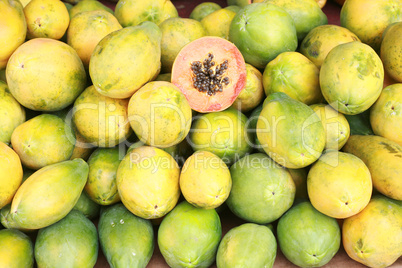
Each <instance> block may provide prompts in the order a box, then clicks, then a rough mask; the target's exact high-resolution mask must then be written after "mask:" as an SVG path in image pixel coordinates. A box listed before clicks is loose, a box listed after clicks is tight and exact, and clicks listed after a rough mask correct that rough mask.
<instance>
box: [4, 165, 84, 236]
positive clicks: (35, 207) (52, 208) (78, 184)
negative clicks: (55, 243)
mask: <svg viewBox="0 0 402 268" xmlns="http://www.w3.org/2000/svg"><path fill="white" fill-rule="evenodd" d="M88 170H89V168H88V164H87V163H86V162H85V161H84V160H82V159H81V158H77V159H74V160H67V161H64V162H60V163H57V164H53V165H49V166H46V167H44V168H41V169H40V170H38V171H36V172H35V173H34V174H32V175H31V176H30V177H29V178H28V179H27V180H26V181H25V182H24V183H23V184H22V185H21V186H20V188H19V189H18V190H17V192H16V194H15V196H14V198H13V201H12V202H11V209H10V213H9V214H8V215H7V216H6V217H7V218H8V219H9V220H10V221H12V222H14V223H15V224H16V226H18V228H26V229H40V228H44V227H46V226H49V225H51V224H53V223H55V222H57V221H59V220H61V219H62V218H64V217H65V216H66V215H67V214H68V213H69V212H70V211H71V210H72V209H73V207H74V206H75V204H76V203H77V201H78V199H79V197H80V195H81V192H82V190H83V189H84V186H85V183H86V182H87V177H88Z"/></svg>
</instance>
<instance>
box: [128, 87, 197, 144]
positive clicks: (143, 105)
mask: <svg viewBox="0 0 402 268" xmlns="http://www.w3.org/2000/svg"><path fill="white" fill-rule="evenodd" d="M127 112H128V120H129V122H130V125H131V128H132V129H133V130H134V132H135V134H136V135H137V137H138V138H139V139H140V140H141V141H142V142H144V143H145V144H148V145H151V146H155V147H160V148H166V147H170V146H173V145H176V144H178V143H180V142H181V141H182V140H184V139H185V138H186V136H187V134H188V133H189V131H190V126H191V118H192V117H191V116H192V113H191V107H190V105H189V104H188V102H187V100H186V98H185V96H184V94H183V93H182V92H181V91H180V90H179V89H178V88H177V87H176V86H175V85H174V84H172V83H169V82H164V81H153V82H149V83H147V84H145V85H144V86H143V87H141V88H140V89H139V90H138V91H137V92H136V93H135V94H134V95H133V96H132V97H131V98H130V102H129V104H128V111H127Z"/></svg>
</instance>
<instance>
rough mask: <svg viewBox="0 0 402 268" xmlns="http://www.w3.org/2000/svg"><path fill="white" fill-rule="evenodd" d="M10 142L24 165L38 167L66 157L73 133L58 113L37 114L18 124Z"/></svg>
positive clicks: (71, 143)
mask: <svg viewBox="0 0 402 268" xmlns="http://www.w3.org/2000/svg"><path fill="white" fill-rule="evenodd" d="M11 144H12V146H13V148H14V150H15V151H16V152H17V153H18V155H19V157H20V158H21V162H22V164H23V165H24V166H26V167H28V168H30V169H40V168H42V167H45V166H47V165H50V164H55V163H58V162H62V161H65V160H68V159H70V157H71V154H72V153H73V150H74V144H75V136H74V133H73V132H72V130H71V128H70V127H69V126H68V125H67V124H66V123H65V122H64V121H63V120H62V119H61V118H60V117H58V116H56V115H52V114H41V115H38V116H36V117H34V118H32V119H30V120H28V121H26V122H25V123H23V124H21V125H19V126H18V127H17V128H16V129H15V130H14V132H13V134H12V136H11Z"/></svg>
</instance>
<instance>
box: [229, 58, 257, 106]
mask: <svg viewBox="0 0 402 268" xmlns="http://www.w3.org/2000/svg"><path fill="white" fill-rule="evenodd" d="M246 72H247V78H246V86H245V87H244V89H243V90H242V91H241V92H240V94H239V96H237V98H236V99H235V101H234V102H233V104H232V106H233V107H234V108H236V109H237V110H239V111H241V112H243V113H245V112H248V111H250V110H252V109H254V108H255V107H257V106H258V105H259V104H260V103H261V101H262V100H263V99H264V97H265V94H264V87H263V84H262V74H261V72H260V71H259V70H258V69H257V68H255V67H254V66H252V65H250V64H248V63H246Z"/></svg>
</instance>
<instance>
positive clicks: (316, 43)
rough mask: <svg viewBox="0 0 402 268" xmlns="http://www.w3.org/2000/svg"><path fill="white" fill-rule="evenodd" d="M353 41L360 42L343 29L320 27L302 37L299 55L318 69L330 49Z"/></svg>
mask: <svg viewBox="0 0 402 268" xmlns="http://www.w3.org/2000/svg"><path fill="white" fill-rule="evenodd" d="M353 41H360V39H359V38H358V37H357V36H356V35H355V34H354V33H352V32H351V31H349V30H348V29H346V28H344V27H341V26H339V25H332V24H331V25H320V26H317V27H315V28H314V29H312V30H311V31H310V32H308V34H307V35H306V37H304V39H303V41H302V42H301V44H300V53H302V54H303V55H304V56H306V57H307V58H308V59H309V60H311V61H312V62H313V63H314V64H315V65H316V66H317V67H318V69H320V68H321V65H322V63H323V61H324V59H325V58H326V57H327V55H328V53H329V51H331V49H333V48H334V47H336V46H337V45H340V44H344V43H348V42H353Z"/></svg>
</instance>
